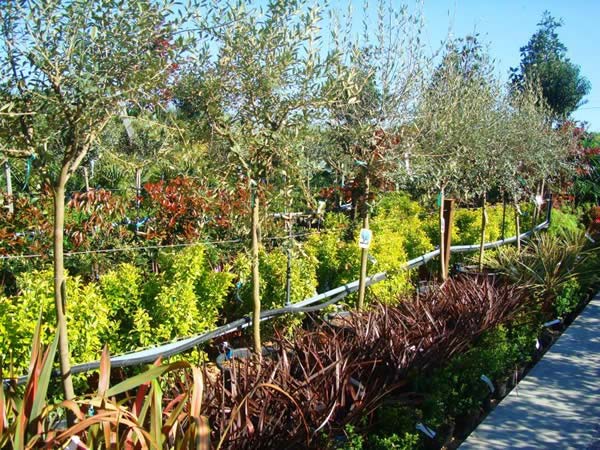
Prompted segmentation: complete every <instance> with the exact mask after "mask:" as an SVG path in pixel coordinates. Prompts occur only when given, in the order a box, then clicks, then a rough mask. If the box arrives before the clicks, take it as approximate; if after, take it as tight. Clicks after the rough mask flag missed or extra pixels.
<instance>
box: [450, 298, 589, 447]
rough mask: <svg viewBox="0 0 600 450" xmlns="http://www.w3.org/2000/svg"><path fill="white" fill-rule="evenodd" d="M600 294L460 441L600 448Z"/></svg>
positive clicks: (485, 444)
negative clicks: (504, 396)
mask: <svg viewBox="0 0 600 450" xmlns="http://www.w3.org/2000/svg"><path fill="white" fill-rule="evenodd" d="M599 424H600V293H598V294H596V296H595V297H594V298H593V299H592V300H591V301H590V302H589V304H588V305H587V307H586V308H585V309H584V310H583V312H582V313H581V314H580V315H579V316H578V317H577V318H576V319H575V320H574V321H573V323H572V324H571V326H570V327H569V328H568V329H567V330H566V331H565V332H564V333H563V334H562V336H561V337H560V338H559V339H558V340H557V341H556V343H555V344H554V345H553V346H552V347H551V348H550V350H548V352H547V353H546V354H545V355H544V357H543V358H542V360H540V361H539V363H538V364H537V365H536V366H535V367H534V368H533V369H531V371H530V372H529V373H528V374H527V376H526V377H525V378H524V379H523V380H522V381H521V382H520V383H519V385H518V386H517V388H515V389H513V391H512V392H511V393H510V394H509V395H508V396H507V397H506V398H505V399H504V400H503V401H502V402H501V403H500V404H499V405H498V406H497V407H496V408H495V409H494V410H493V411H492V412H491V413H490V414H489V415H488V417H487V418H486V419H485V420H484V421H483V422H482V423H481V424H480V425H479V426H478V427H477V428H476V430H475V431H474V432H473V433H472V434H471V435H470V436H469V437H468V438H467V440H466V441H465V442H464V443H463V444H462V445H461V446H460V448H461V449H462V450H469V449H483V448H485V449H507V448H510V449H519V448H521V449H524V448H528V449H534V448H539V449H553V448H556V449H565V448H580V449H588V450H592V449H597V448H600V425H599Z"/></svg>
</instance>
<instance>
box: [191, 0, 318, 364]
mask: <svg viewBox="0 0 600 450" xmlns="http://www.w3.org/2000/svg"><path fill="white" fill-rule="evenodd" d="M210 11H211V12H210V13H209V14H208V15H207V16H206V17H205V18H204V19H203V20H202V21H200V22H199V24H198V25H199V26H198V28H199V29H200V30H203V31H202V32H201V33H202V34H201V36H202V37H206V38H207V39H208V40H209V41H210V45H208V46H204V47H202V48H198V49H197V51H196V52H195V64H193V65H192V66H191V67H189V68H188V71H189V72H191V73H195V74H196V76H197V77H198V91H197V93H198V100H199V101H200V102H201V103H202V105H203V109H204V116H205V118H206V120H207V121H208V123H209V125H210V128H211V131H212V133H214V135H215V136H216V137H219V138H220V139H221V140H222V141H223V142H224V143H225V151H226V153H227V155H226V156H227V159H226V162H227V164H228V166H229V168H230V169H231V168H233V171H238V172H240V173H241V174H242V175H243V177H244V178H245V179H246V180H247V183H248V188H249V190H250V192H251V211H252V215H251V240H252V245H251V248H252V250H251V261H252V263H251V265H252V298H253V313H252V323H253V338H254V349H255V351H256V353H257V354H258V355H260V354H261V348H262V347H261V336H260V312H261V299H260V273H259V251H260V247H261V242H260V235H259V223H260V215H261V199H263V198H264V196H265V194H266V193H267V192H266V178H267V177H268V176H269V175H271V174H273V173H274V172H275V171H276V170H279V171H281V170H284V169H285V165H286V162H287V161H288V153H289V151H290V145H291V142H292V141H293V140H294V139H295V138H296V136H297V135H298V133H299V131H300V130H301V129H302V128H304V127H305V126H306V125H307V124H308V123H309V121H310V118H311V117H312V115H313V113H314V112H315V111H316V110H317V109H318V108H319V107H320V106H321V105H322V100H321V97H320V94H319V93H320V91H321V86H320V83H321V80H322V77H323V71H324V69H325V67H326V65H325V64H324V62H323V61H322V58H321V55H320V50H319V47H318V37H319V36H318V34H319V27H318V24H319V21H320V16H321V11H320V9H319V8H317V7H310V6H309V5H308V4H307V3H306V2H305V1H295V0H276V1H272V2H269V3H268V4H267V5H266V6H265V7H256V8H254V7H251V6H250V5H249V4H248V3H247V2H245V1H240V2H235V3H232V4H229V3H227V4H225V5H223V4H222V3H221V2H216V1H215V2H214V4H212V5H211V8H210ZM213 150H215V148H213Z"/></svg>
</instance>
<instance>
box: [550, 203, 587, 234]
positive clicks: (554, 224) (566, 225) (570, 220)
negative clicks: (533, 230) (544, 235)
mask: <svg viewBox="0 0 600 450" xmlns="http://www.w3.org/2000/svg"><path fill="white" fill-rule="evenodd" d="M581 230H583V226H582V225H581V222H580V221H579V217H578V216H577V214H573V213H572V212H569V211H568V210H562V209H558V208H555V209H553V210H552V218H551V220H550V227H549V228H548V233H550V234H553V235H556V234H564V233H571V234H573V233H576V232H578V231H581Z"/></svg>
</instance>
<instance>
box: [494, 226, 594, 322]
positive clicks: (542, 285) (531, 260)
mask: <svg viewBox="0 0 600 450" xmlns="http://www.w3.org/2000/svg"><path fill="white" fill-rule="evenodd" d="M587 244H588V242H587V240H586V238H585V237H584V235H583V232H575V233H571V232H566V231H564V232H562V233H560V234H550V233H543V234H538V235H536V236H534V238H533V239H532V240H531V241H529V242H528V243H527V245H526V246H525V247H524V248H523V249H522V251H521V252H520V253H519V252H518V251H517V249H516V248H515V247H501V248H499V249H498V251H497V252H495V253H493V254H489V255H488V256H487V257H486V265H487V266H488V267H490V268H492V269H494V270H496V271H498V272H500V273H502V274H504V275H505V276H506V277H508V278H509V279H510V280H511V281H513V282H514V283H517V284H521V285H523V286H526V287H527V288H528V289H530V290H531V293H532V295H534V296H535V297H536V298H538V299H539V300H540V301H541V302H542V303H543V306H544V309H545V310H546V311H548V310H549V308H550V305H552V302H553V301H554V300H555V299H556V297H557V296H558V295H560V293H561V292H562V291H563V289H564V286H565V285H566V283H568V282H569V281H570V280H573V279H577V280H578V282H580V283H582V284H586V285H587V284H588V283H593V282H594V281H595V280H597V278H598V275H597V271H596V269H597V266H596V265H595V264H589V263H594V262H595V261H596V260H595V259H594V255H595V254H597V248H595V249H588V248H587Z"/></svg>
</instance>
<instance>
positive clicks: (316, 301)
mask: <svg viewBox="0 0 600 450" xmlns="http://www.w3.org/2000/svg"><path fill="white" fill-rule="evenodd" d="M551 209H552V202H551V201H550V202H549V203H548V213H547V215H546V220H545V221H544V222H542V223H540V224H539V225H537V226H536V227H534V228H533V229H532V230H530V231H528V232H525V233H522V234H521V235H520V239H526V238H528V237H530V236H531V235H532V234H533V233H534V232H536V231H539V230H542V229H545V228H547V227H548V226H549V225H550V215H551ZM516 240H517V237H516V236H513V237H510V238H507V239H500V240H498V241H494V242H488V243H486V244H485V245H484V248H485V249H489V248H495V247H499V246H501V245H505V244H510V243H513V242H516ZM479 248H480V247H479V245H478V244H474V245H455V246H452V247H450V250H451V251H452V252H456V253H464V252H470V251H476V250H479ZM439 254H440V250H439V249H437V250H434V251H432V252H429V253H425V254H424V255H421V256H419V257H417V258H414V259H411V260H410V261H408V262H407V263H406V264H405V265H404V266H402V270H409V269H414V268H417V267H419V266H422V265H424V264H426V263H427V262H429V261H431V260H432V259H433V258H435V257H436V256H438V255H439ZM386 278H387V272H379V273H376V274H374V275H371V276H370V277H368V278H367V280H366V285H367V286H371V285H373V284H375V283H379V282H380V281H383V280H385V279H386ZM358 284H359V281H358V280H356V281H353V282H351V283H347V284H344V285H343V286H339V287H337V288H335V289H331V290H329V291H327V292H323V293H321V294H317V295H314V296H312V297H309V298H307V299H304V300H302V301H300V302H297V303H294V304H292V305H290V306H287V307H283V308H278V309H272V310H267V311H263V312H262V313H261V315H260V317H261V322H262V321H266V320H270V319H272V318H274V317H277V316H280V315H283V314H290V313H291V314H294V313H301V312H313V311H318V310H320V309H323V308H325V307H326V306H329V305H332V304H334V303H337V302H338V301H339V300H341V299H342V298H344V297H346V296H347V295H348V294H351V293H353V292H356V291H357V290H358ZM326 299H330V300H328V301H326V302H324V303H320V302H322V301H323V300H326ZM251 323H252V319H251V318H250V317H249V316H248V317H244V318H242V319H238V320H236V321H234V322H231V323H228V324H226V325H223V326H221V327H218V328H216V329H214V330H212V331H209V332H207V333H203V334H199V335H196V336H192V337H189V338H186V339H182V340H179V341H175V342H169V343H167V344H162V345H159V346H157V347H151V348H146V349H143V350H139V351H136V352H131V353H126V354H123V355H118V356H113V357H112V358H110V363H111V366H112V367H126V366H133V365H139V364H145V363H152V362H154V361H156V359H157V358H159V357H163V358H169V357H171V356H174V355H177V354H179V353H182V352H184V351H187V350H190V349H193V348H195V347H197V346H198V345H200V344H203V343H205V342H207V341H209V340H212V339H215V338H217V337H220V336H223V335H225V334H228V333H231V332H232V331H236V330H242V329H244V328H246V327H248V326H250V324H251ZM99 367H100V362H99V361H93V362H87V363H82V364H77V365H74V366H72V367H71V373H72V374H76V373H84V372H89V371H91V370H96V369H98V368H99ZM54 375H55V376H59V375H60V374H59V373H58V372H55V373H54ZM26 380H27V377H26V376H23V377H19V378H17V380H16V381H17V384H22V383H24V382H25V381H26ZM8 381H9V380H4V382H5V383H7V382H8Z"/></svg>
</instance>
